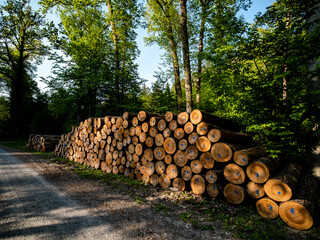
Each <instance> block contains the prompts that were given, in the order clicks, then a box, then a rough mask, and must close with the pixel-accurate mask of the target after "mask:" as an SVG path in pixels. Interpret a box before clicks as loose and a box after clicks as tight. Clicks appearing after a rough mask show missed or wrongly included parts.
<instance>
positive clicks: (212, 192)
mask: <svg viewBox="0 0 320 240" xmlns="http://www.w3.org/2000/svg"><path fill="white" fill-rule="evenodd" d="M206 190H207V193H208V195H209V196H210V197H212V198H216V197H217V196H218V195H219V193H220V191H221V186H220V185H219V184H215V183H209V184H208V185H207V187H206Z"/></svg>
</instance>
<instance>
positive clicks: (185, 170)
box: [181, 166, 192, 181]
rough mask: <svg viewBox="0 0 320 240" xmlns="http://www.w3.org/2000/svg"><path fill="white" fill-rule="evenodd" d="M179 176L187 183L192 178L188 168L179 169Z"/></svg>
mask: <svg viewBox="0 0 320 240" xmlns="http://www.w3.org/2000/svg"><path fill="white" fill-rule="evenodd" d="M181 176H182V179H183V180H184V181H189V180H190V179H191V178H192V171H191V168H190V167H189V166H184V167H183V168H182V169H181Z"/></svg>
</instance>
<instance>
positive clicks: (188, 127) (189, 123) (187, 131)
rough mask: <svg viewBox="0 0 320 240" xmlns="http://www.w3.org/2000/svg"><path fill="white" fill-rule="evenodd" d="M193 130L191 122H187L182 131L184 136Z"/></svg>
mask: <svg viewBox="0 0 320 240" xmlns="http://www.w3.org/2000/svg"><path fill="white" fill-rule="evenodd" d="M193 129H194V126H193V124H192V123H191V122H187V123H186V124H185V125H184V127H183V130H184V131H185V133H186V134H190V133H192V132H193Z"/></svg>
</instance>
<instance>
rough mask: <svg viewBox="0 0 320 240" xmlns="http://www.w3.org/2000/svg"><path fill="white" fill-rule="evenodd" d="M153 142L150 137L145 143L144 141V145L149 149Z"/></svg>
mask: <svg viewBox="0 0 320 240" xmlns="http://www.w3.org/2000/svg"><path fill="white" fill-rule="evenodd" d="M153 142H154V140H153V138H152V137H147V138H146V141H145V144H146V146H147V147H149V148H151V147H152V146H153Z"/></svg>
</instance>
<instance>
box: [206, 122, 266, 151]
mask: <svg viewBox="0 0 320 240" xmlns="http://www.w3.org/2000/svg"><path fill="white" fill-rule="evenodd" d="M207 136H208V138H209V140H210V141H211V142H213V143H215V142H228V143H239V144H241V145H244V144H246V143H248V142H249V141H250V140H251V137H250V136H249V135H247V134H244V133H238V132H232V131H228V130H223V129H217V128H213V129H211V130H210V131H209V132H208V135H207ZM264 155H266V154H264ZM264 155H263V156H264Z"/></svg>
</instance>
